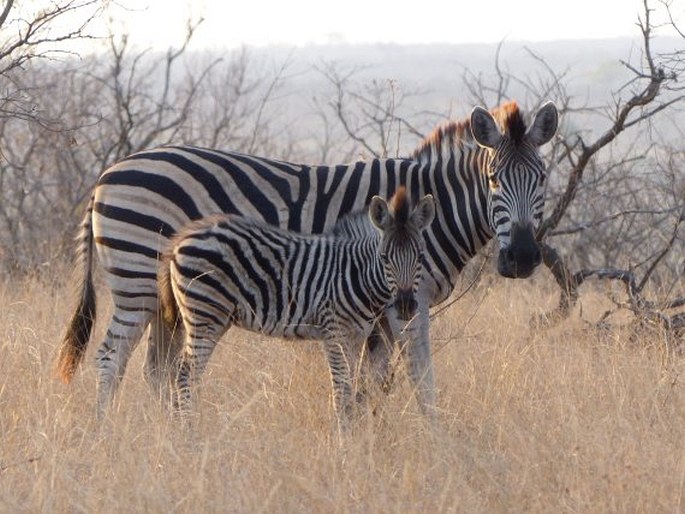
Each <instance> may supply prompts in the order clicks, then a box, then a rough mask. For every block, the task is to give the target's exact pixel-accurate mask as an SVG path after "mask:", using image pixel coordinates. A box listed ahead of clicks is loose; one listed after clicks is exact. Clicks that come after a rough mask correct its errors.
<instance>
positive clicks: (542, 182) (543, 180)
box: [540, 173, 547, 186]
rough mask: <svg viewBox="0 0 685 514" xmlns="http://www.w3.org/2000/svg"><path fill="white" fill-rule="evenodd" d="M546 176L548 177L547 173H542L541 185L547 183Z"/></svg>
mask: <svg viewBox="0 0 685 514" xmlns="http://www.w3.org/2000/svg"><path fill="white" fill-rule="evenodd" d="M546 178H547V175H545V174H544V173H543V174H541V175H540V185H541V186H542V185H544V184H545V179H546Z"/></svg>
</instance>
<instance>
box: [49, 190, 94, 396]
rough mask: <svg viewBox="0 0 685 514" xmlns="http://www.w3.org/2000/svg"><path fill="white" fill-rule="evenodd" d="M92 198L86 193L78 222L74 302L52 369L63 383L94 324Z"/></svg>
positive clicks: (68, 379) (80, 356)
mask: <svg viewBox="0 0 685 514" xmlns="http://www.w3.org/2000/svg"><path fill="white" fill-rule="evenodd" d="M93 199H94V197H93V196H91V197H90V201H89V202H88V208H87V209H86V215H85V216H84V218H83V221H82V222H81V226H80V230H79V234H78V236H77V237H76V241H77V249H76V253H77V265H76V273H77V274H78V275H80V277H79V284H80V286H79V291H78V305H77V307H76V312H75V313H74V315H73V316H72V318H71V321H70V322H69V325H68V326H67V331H66V333H65V334H64V338H63V339H62V345H61V346H60V349H59V354H58V356H57V362H56V365H55V372H56V375H57V377H58V378H60V379H61V380H62V382H64V383H65V384H68V383H70V382H71V380H72V379H73V378H74V373H76V369H77V368H78V366H79V364H80V363H81V361H82V360H83V356H84V355H85V353H86V348H87V347H88V341H89V340H90V334H91V331H92V329H93V325H94V324H95V311H96V301H95V300H96V299H95V287H94V286H93V230H92V228H93V224H92V221H93Z"/></svg>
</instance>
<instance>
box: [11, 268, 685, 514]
mask: <svg viewBox="0 0 685 514" xmlns="http://www.w3.org/2000/svg"><path fill="white" fill-rule="evenodd" d="M541 278H542V275H541V274H538V275H537V276H536V278H534V279H533V280H532V281H531V282H528V283H522V282H517V283H513V282H508V281H505V280H504V279H499V278H495V279H493V282H491V283H490V284H489V285H486V284H482V287H480V288H478V289H476V290H473V291H471V292H469V293H468V294H467V295H466V296H465V297H464V298H462V299H461V300H460V301H459V302H457V304H455V305H453V306H452V307H451V308H450V309H448V310H446V311H444V312H442V313H441V314H440V315H439V316H438V317H437V319H436V320H435V322H434V325H433V328H432V334H433V341H434V355H435V365H436V381H437V384H438V386H439V390H440V394H439V408H440V414H439V416H438V422H437V426H436V427H430V426H428V425H427V423H426V421H425V419H423V418H422V416H421V415H420V414H419V412H418V408H417V407H416V406H415V404H414V400H413V399H411V398H412V395H411V394H410V391H409V390H408V382H407V381H406V380H404V379H400V380H399V381H398V383H397V384H396V386H395V389H394V391H393V392H392V393H391V395H390V396H389V397H388V398H387V399H386V400H383V407H382V408H381V409H380V410H379V411H378V414H377V415H376V416H375V417H374V416H371V415H365V416H363V417H362V419H361V420H360V421H359V424H358V426H357V427H356V429H355V430H354V431H353V433H352V434H351V435H350V436H349V437H348V438H346V440H344V441H343V443H342V444H338V441H337V438H336V437H335V431H334V430H333V426H334V425H333V422H334V420H333V411H332V409H331V408H330V405H329V401H330V400H329V396H330V395H329V384H328V376H327V374H326V368H325V361H324V358H323V356H322V353H321V351H320V349H319V346H318V345H317V344H314V343H304V344H297V343H292V342H290V343H289V342H284V341H279V340H272V339H268V338H264V337H261V336H256V335H254V334H250V333H247V332H241V331H238V330H236V332H232V333H231V335H230V336H229V337H227V338H226V339H225V340H224V341H223V343H222V345H221V346H220V347H219V348H218V349H217V352H216V358H215V359H214V360H213V361H212V363H211V365H210V369H209V370H208V375H209V377H208V379H207V380H206V381H205V382H204V385H203V388H204V389H203V392H202V395H201V404H200V405H199V406H198V407H199V410H200V417H201V418H200V422H199V423H197V424H196V426H195V429H194V430H193V431H192V432H191V433H190V434H185V433H183V432H182V431H180V430H178V428H177V426H176V425H175V424H174V422H173V419H172V417H170V416H168V413H165V412H162V411H161V410H160V408H159V404H158V402H157V400H156V399H155V398H153V397H152V395H151V393H150V392H149V391H148V389H147V387H146V386H145V384H144V381H143V379H142V373H135V372H134V373H130V374H129V375H127V377H126V379H125V381H124V385H123V390H122V394H121V397H120V398H119V400H118V402H117V404H116V407H115V409H114V410H113V412H112V414H111V417H110V419H109V420H107V421H108V422H107V423H106V424H105V425H104V426H103V427H102V428H98V426H97V424H96V422H95V416H94V411H95V406H94V400H95V394H94V393H95V391H94V388H93V385H94V383H95V374H94V366H92V365H90V364H89V363H90V361H91V359H92V357H93V355H92V354H91V353H90V352H89V354H88V355H87V359H86V361H85V362H86V363H85V364H84V366H83V373H81V374H79V375H78V377H77V378H76V379H75V380H74V382H73V383H72V384H71V385H70V386H68V387H67V386H64V385H62V384H60V383H59V382H56V381H54V380H51V378H50V370H51V365H52V361H53V359H54V351H55V341H56V338H57V336H58V334H57V333H58V332H59V328H60V327H62V325H63V323H64V320H65V319H66V318H67V313H68V306H67V305H65V302H64V301H63V298H64V297H65V293H66V291H65V290H64V288H63V287H61V286H55V285H54V284H52V283H43V282H39V281H37V280H28V281H26V282H22V283H20V284H17V283H13V284H12V285H7V284H6V285H4V286H2V288H1V289H0V304H1V305H3V309H2V311H1V312H0V327H2V328H1V329H0V351H1V353H2V356H3V358H2V359H1V360H0V406H1V407H0V408H1V411H2V417H1V418H0V448H1V450H0V510H1V511H4V512H9V511H12V512H22V511H23V512H38V511H55V512H68V511H70V512H74V511H89V512H115V511H116V512H121V511H141V510H144V511H148V512H170V511H175V512H215V511H221V512H258V511H261V510H266V511H279V512H350V511H356V512H419V511H421V512H474V513H476V512H484V513H485V512H487V513H493V512H617V511H618V512H620V511H631V512H635V511H637V512H680V511H682V510H683V509H684V508H685V454H683V451H682V448H683V440H685V386H684V384H685V359H684V358H683V356H682V355H681V354H677V353H675V352H674V351H673V349H672V347H671V346H669V345H666V344H664V339H663V338H662V335H661V334H660V333H659V332H658V331H642V332H635V333H631V332H630V331H627V330H625V329H618V328H611V327H604V328H603V329H598V328H595V327H594V324H595V323H594V322H595V321H597V319H598V318H599V316H600V313H601V311H602V309H604V308H606V306H607V305H606V304H607V301H606V300H605V299H604V295H603V294H596V293H589V294H586V295H585V296H584V297H583V300H582V304H583V309H582V313H581V315H580V316H575V317H572V318H571V319H569V320H568V321H567V322H565V324H564V326H563V327H561V328H557V329H554V330H551V331H548V332H540V331H531V330H530V329H529V326H528V320H529V318H530V317H531V315H533V314H535V313H536V312H540V311H544V310H546V309H548V308H550V306H551V305H553V304H554V303H555V301H556V292H555V291H553V290H549V291H546V292H544V294H541V290H542V291H545V286H544V284H543V282H545V281H544V280H541ZM503 326H506V327H507V330H506V331H502V330H500V328H501V327H503ZM102 330H103V327H99V332H98V334H97V336H96V337H98V338H99V337H101V336H102ZM681 344H682V341H681ZM142 354H143V352H142V351H140V350H139V351H138V352H136V354H135V355H134V358H133V361H134V362H133V367H132V368H131V369H134V370H135V369H136V368H138V369H140V367H141V366H142V358H143V355H142ZM400 376H401V375H400Z"/></svg>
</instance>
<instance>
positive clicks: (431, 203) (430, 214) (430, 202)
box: [411, 194, 435, 230]
mask: <svg viewBox="0 0 685 514" xmlns="http://www.w3.org/2000/svg"><path fill="white" fill-rule="evenodd" d="M433 218H435V199H434V198H433V195H430V194H428V195H426V196H424V197H423V198H422V199H421V201H420V202H419V203H418V205H417V206H416V208H415V209H414V212H412V214H411V220H412V221H413V222H414V223H415V224H416V226H417V227H418V229H419V230H423V229H424V228H426V227H427V226H428V225H430V224H431V223H432V221H433Z"/></svg>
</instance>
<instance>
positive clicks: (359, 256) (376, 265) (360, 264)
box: [338, 234, 392, 312]
mask: <svg viewBox="0 0 685 514" xmlns="http://www.w3.org/2000/svg"><path fill="white" fill-rule="evenodd" d="M378 243H379V236H378V235H376V234H369V235H367V236H366V237H364V238H362V239H357V240H347V241H344V242H343V243H342V244H343V246H346V247H347V250H348V251H344V250H343V248H340V249H339V250H340V252H339V254H338V255H339V256H340V260H339V267H340V273H339V276H340V277H341V279H342V283H341V287H343V288H346V293H347V294H353V295H354V296H355V297H356V298H357V300H358V301H359V302H361V304H362V305H363V306H364V307H366V308H367V309H368V310H369V311H371V312H377V311H379V310H381V309H383V308H384V307H385V306H387V305H388V303H389V302H390V299H391V298H392V292H391V290H390V286H389V285H388V282H387V280H386V278H385V272H384V270H383V265H382V264H381V261H380V258H379V256H378Z"/></svg>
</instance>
